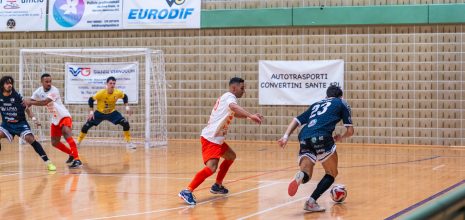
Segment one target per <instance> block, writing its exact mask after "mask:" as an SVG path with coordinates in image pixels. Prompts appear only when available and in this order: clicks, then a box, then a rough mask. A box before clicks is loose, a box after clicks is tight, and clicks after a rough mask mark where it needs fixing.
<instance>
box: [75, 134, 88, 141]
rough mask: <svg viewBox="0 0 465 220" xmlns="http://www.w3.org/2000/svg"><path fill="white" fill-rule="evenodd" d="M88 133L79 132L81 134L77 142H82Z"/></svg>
mask: <svg viewBox="0 0 465 220" xmlns="http://www.w3.org/2000/svg"><path fill="white" fill-rule="evenodd" d="M86 135H87V134H86V133H82V132H81V133H79V136H78V139H77V142H78V143H81V141H82V140H84V138H85V137H86Z"/></svg>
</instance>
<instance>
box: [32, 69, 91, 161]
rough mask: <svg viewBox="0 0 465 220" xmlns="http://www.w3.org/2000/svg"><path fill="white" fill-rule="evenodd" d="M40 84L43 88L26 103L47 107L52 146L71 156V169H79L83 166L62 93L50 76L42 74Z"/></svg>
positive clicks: (69, 159) (35, 92)
mask: <svg viewBox="0 0 465 220" xmlns="http://www.w3.org/2000/svg"><path fill="white" fill-rule="evenodd" d="M40 82H41V83H42V86H41V87H39V88H38V89H37V90H36V91H34V93H33V94H32V97H31V99H27V100H25V101H24V103H25V104H26V105H27V106H31V105H37V106H46V107H47V109H48V110H49V112H50V114H51V118H50V122H51V125H50V136H51V141H52V145H53V146H54V147H56V148H57V149H59V150H61V151H63V152H64V153H66V154H68V155H69V158H68V160H67V161H66V163H67V164H70V165H69V167H70V168H79V167H81V166H82V162H81V160H80V159H79V154H78V150H77V147H76V142H75V141H74V139H73V133H72V129H71V128H72V125H73V121H72V119H71V114H70V113H69V111H68V109H66V107H65V106H64V105H63V102H62V101H61V96H60V91H59V90H58V89H57V88H56V87H55V86H52V77H51V76H50V74H48V73H44V74H42V76H41V77H40ZM61 136H63V138H65V140H66V142H68V144H69V146H70V148H68V147H66V145H64V144H63V143H61V141H60V139H61Z"/></svg>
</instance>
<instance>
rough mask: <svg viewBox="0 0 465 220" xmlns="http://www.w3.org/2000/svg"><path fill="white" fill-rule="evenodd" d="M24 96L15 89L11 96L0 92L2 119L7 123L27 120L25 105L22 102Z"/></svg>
mask: <svg viewBox="0 0 465 220" xmlns="http://www.w3.org/2000/svg"><path fill="white" fill-rule="evenodd" d="M22 102H23V97H22V96H21V95H20V94H19V93H17V92H16V91H13V92H12V93H11V95H9V96H3V93H2V92H0V110H1V113H2V121H3V122H4V123H5V122H7V123H17V122H20V121H25V120H26V114H25V113H24V112H25V107H24V106H23V105H22V104H21V103H22Z"/></svg>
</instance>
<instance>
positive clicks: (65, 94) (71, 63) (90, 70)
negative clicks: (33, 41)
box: [18, 48, 168, 147]
mask: <svg viewBox="0 0 465 220" xmlns="http://www.w3.org/2000/svg"><path fill="white" fill-rule="evenodd" d="M43 73H48V74H50V75H51V76H52V85H54V86H55V87H57V88H58V89H59V90H60V93H61V96H62V101H63V102H64V104H65V106H66V107H67V108H68V110H69V111H70V113H71V117H72V118H73V133H74V135H75V136H76V135H77V134H79V132H80V129H81V127H82V125H83V124H84V123H85V122H86V120H87V115H88V104H87V102H86V101H85V100H87V99H88V98H89V97H90V96H92V95H93V94H94V93H95V91H98V90H100V89H104V88H105V83H106V82H105V78H106V77H108V76H114V77H116V78H117V82H116V86H117V88H120V89H121V90H123V92H124V93H125V94H127V96H128V97H129V105H130V107H131V110H132V112H133V114H132V115H130V116H128V115H125V111H124V108H122V107H121V106H122V105H118V104H117V107H116V109H117V110H118V111H120V112H121V113H122V114H123V116H125V117H126V119H128V121H129V124H130V126H131V128H130V132H131V136H132V139H133V142H134V143H136V144H143V145H144V146H145V147H156V146H166V145H167V141H168V137H167V100H166V78H165V64H164V55H163V52H162V51H161V50H152V49H150V48H69V49H66V48H62V49H21V50H20V57H19V80H18V83H19V88H18V90H19V92H20V93H21V94H22V95H23V96H24V97H26V98H27V97H31V95H32V93H33V92H34V90H35V89H37V88H39V87H40V86H41V83H40V76H41V75H42V74H43ZM84 83H87V84H86V85H85V86H83V84H84ZM84 99H85V100H84ZM120 102H121V100H120ZM32 111H33V112H34V113H35V115H36V117H37V118H38V119H39V121H40V122H41V123H42V124H43V126H41V127H35V125H33V124H32V123H31V126H33V127H34V130H35V129H40V130H37V131H34V133H36V134H39V132H40V134H44V135H41V136H45V137H42V138H47V137H49V134H50V131H49V130H50V127H49V126H48V123H50V122H49V114H50V113H48V112H47V111H48V110H47V109H46V108H45V107H39V106H34V107H33V108H32ZM89 143H109V144H111V143H124V141H123V132H122V128H121V126H119V125H117V126H115V125H113V124H111V123H109V122H102V123H101V124H100V125H99V126H97V127H92V128H91V129H90V130H89V132H88V135H87V137H86V139H84V141H83V143H82V144H83V145H87V144H89Z"/></svg>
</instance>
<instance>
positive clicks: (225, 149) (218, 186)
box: [178, 77, 263, 205]
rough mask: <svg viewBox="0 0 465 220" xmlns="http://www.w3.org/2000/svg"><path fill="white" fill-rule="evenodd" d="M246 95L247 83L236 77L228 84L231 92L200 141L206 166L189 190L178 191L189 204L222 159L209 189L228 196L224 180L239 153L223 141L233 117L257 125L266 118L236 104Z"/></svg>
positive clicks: (223, 98)
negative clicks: (214, 181) (247, 120)
mask: <svg viewBox="0 0 465 220" xmlns="http://www.w3.org/2000/svg"><path fill="white" fill-rule="evenodd" d="M244 92H245V85H244V80H243V79H241V78H238V77H234V78H232V79H231V80H230V81H229V92H227V93H225V94H223V95H222V96H221V97H220V98H219V99H218V100H217V101H216V104H215V106H214V107H213V110H212V112H211V115H210V120H209V121H208V124H207V126H206V127H205V128H204V129H203V130H202V134H201V137H200V141H201V143H202V157H203V162H204V164H205V167H204V168H203V169H202V170H200V171H199V172H198V173H197V174H196V175H195V177H194V179H192V181H191V183H190V184H189V186H188V187H187V189H184V190H182V191H181V192H179V194H178V196H179V197H181V198H182V199H183V200H184V201H185V202H186V203H188V204H190V205H195V204H196V201H195V199H194V196H193V195H192V192H193V191H194V190H195V189H196V188H197V187H198V186H199V185H200V184H201V183H202V182H203V181H204V180H205V179H207V178H208V177H209V176H211V175H212V174H213V173H215V171H216V169H217V167H218V163H219V159H220V157H222V158H224V161H223V162H222V163H221V165H220V170H219V171H218V175H217V177H216V183H215V184H213V186H212V187H211V189H210V192H211V193H213V194H227V193H228V189H226V188H225V187H224V186H223V179H224V177H225V176H226V173H227V172H228V170H229V167H230V166H231V164H232V163H233V162H234V159H236V153H234V151H233V150H232V149H231V148H230V147H229V146H228V144H226V143H225V142H224V139H225V136H226V134H227V132H228V127H229V124H231V122H232V120H233V118H234V117H236V118H249V119H250V120H252V121H254V122H255V123H257V124H260V123H261V122H262V119H263V116H261V115H260V114H258V113H256V114H251V113H249V112H248V111H246V110H245V109H244V108H242V107H241V106H239V105H238V104H237V98H241V97H242V95H243V94H244Z"/></svg>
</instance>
